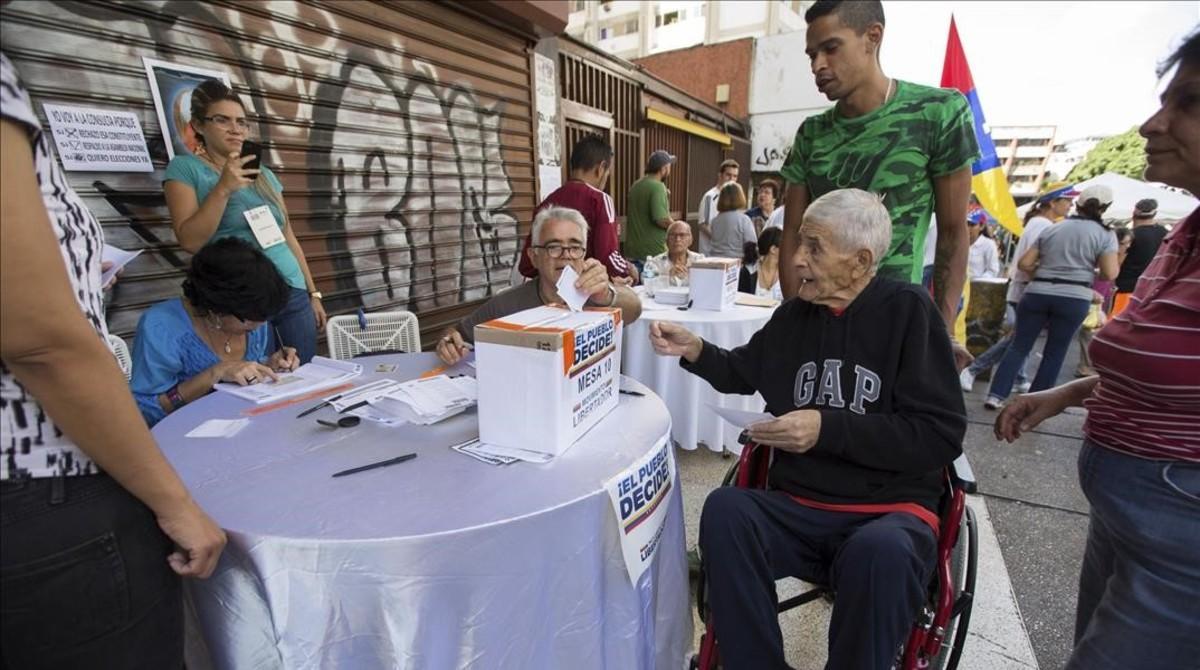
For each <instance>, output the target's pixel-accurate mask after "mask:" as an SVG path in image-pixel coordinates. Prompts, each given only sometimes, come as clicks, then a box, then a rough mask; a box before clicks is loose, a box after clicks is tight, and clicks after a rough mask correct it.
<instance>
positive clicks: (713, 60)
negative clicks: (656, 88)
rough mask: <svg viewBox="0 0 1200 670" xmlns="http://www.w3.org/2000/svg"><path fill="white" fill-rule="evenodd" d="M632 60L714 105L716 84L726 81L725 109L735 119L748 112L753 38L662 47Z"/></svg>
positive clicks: (752, 62)
mask: <svg viewBox="0 0 1200 670" xmlns="http://www.w3.org/2000/svg"><path fill="white" fill-rule="evenodd" d="M633 62H634V63H637V64H638V65H641V66H642V67H644V68H645V69H646V71H648V72H650V73H652V74H654V75H656V76H658V77H661V78H663V79H665V80H667V81H668V82H670V83H671V84H673V85H675V86H678V87H679V88H681V89H683V90H685V91H687V92H688V93H691V94H692V95H694V96H696V97H697V98H700V99H701V100H703V101H705V102H707V103H709V104H713V105H716V104H717V103H716V95H717V85H718V84H729V104H727V105H725V111H726V112H727V113H728V114H729V115H730V116H732V117H735V118H738V119H745V118H746V117H747V116H749V114H750V70H751V68H752V66H753V64H754V40H753V39H752V38H749V37H747V38H745V39H740V40H734V41H732V42H722V43H720V44H710V45H700V46H695V47H690V48H687V49H678V50H676V51H665V52H663V53H659V54H654V55H653V56H647V57H645V58H638V59H636V60H634V61H633Z"/></svg>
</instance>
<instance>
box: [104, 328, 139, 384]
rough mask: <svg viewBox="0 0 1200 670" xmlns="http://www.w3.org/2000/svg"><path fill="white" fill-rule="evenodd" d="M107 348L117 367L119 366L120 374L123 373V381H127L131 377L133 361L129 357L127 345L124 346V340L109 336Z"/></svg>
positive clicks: (116, 336)
mask: <svg viewBox="0 0 1200 670" xmlns="http://www.w3.org/2000/svg"><path fill="white" fill-rule="evenodd" d="M108 348H109V349H111V350H112V353H113V356H115V357H116V358H117V365H119V366H121V372H124V373H125V380H126V381H128V380H129V378H130V377H132V376H133V359H132V358H131V357H130V356H129V345H128V344H125V340H122V339H121V338H120V336H118V335H112V334H109V336H108Z"/></svg>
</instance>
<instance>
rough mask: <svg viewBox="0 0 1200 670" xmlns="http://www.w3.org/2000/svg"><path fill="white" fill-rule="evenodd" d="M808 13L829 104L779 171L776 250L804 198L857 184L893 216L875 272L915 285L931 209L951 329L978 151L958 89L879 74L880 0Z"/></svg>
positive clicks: (789, 276)
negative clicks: (781, 205) (784, 185)
mask: <svg viewBox="0 0 1200 670" xmlns="http://www.w3.org/2000/svg"><path fill="white" fill-rule="evenodd" d="M805 19H806V20H807V21H808V33H807V43H808V47H807V49H806V51H807V53H808V55H809V58H810V59H811V60H812V70H813V74H814V76H815V77H816V83H817V88H818V89H819V90H820V91H821V92H822V93H824V94H825V95H826V97H828V98H829V99H830V100H834V101H836V104H835V105H834V107H833V108H832V109H829V110H827V111H826V112H824V113H822V114H819V115H817V116H813V117H810V118H808V119H805V121H804V123H803V124H801V126H800V129H799V130H797V131H796V139H795V142H794V143H793V145H792V150H791V153H790V154H789V155H788V158H787V161H786V162H785V164H784V167H783V170H782V174H783V177H784V178H785V179H786V180H787V181H788V193H787V208H786V210H785V221H784V227H783V243H782V248H781V249H780V256H781V257H782V258H791V255H792V254H793V253H795V250H796V247H797V245H798V243H799V228H800V223H801V221H802V220H803V216H804V210H805V209H806V208H807V206H808V203H809V202H811V201H813V200H815V199H816V198H819V197H820V196H822V195H824V194H825V193H828V192H829V191H832V190H835V189H840V188H859V189H863V190H866V191H871V192H873V193H876V194H878V195H879V196H880V197H881V198H883V203H884V205H885V206H886V207H887V209H888V213H889V214H890V215H891V217H892V245H891V248H890V249H889V250H888V254H887V255H886V256H885V257H884V258H883V259H882V260H881V263H880V267H879V274H880V276H883V277H889V278H892V279H903V280H907V281H911V282H914V283H920V281H921V271H922V269H923V268H922V262H923V256H924V250H925V241H926V237H927V235H928V234H929V224H930V218H931V215H932V214H934V212H936V214H937V226H938V229H937V243H936V244H937V246H936V253H935V259H934V270H933V294H934V295H933V297H934V302H935V303H936V304H937V306H938V309H939V311H940V312H941V314H942V317H943V319H944V320H945V321H946V326H947V328H948V329H951V330H952V329H953V325H954V319H955V316H956V315H957V311H958V303H959V298H960V297H961V295H962V288H963V283H964V282H965V280H966V266H967V256H968V243H967V228H966V220H967V202H968V199H969V196H970V192H971V163H972V162H973V161H974V160H975V158H976V157H977V155H978V153H979V148H978V144H977V142H976V140H975V128H974V120H973V118H972V116H971V109H970V107H969V106H968V104H967V100H966V98H964V97H963V96H962V94H960V93H959V92H957V91H953V90H949V89H940V88H931V87H927V86H920V85H917V84H911V83H909V82H902V81H896V80H894V79H891V78H889V77H888V76H886V75H885V74H883V71H882V69H881V68H880V65H879V58H878V53H879V48H880V44H881V43H882V40H883V23H884V17H883V8H882V5H881V4H880V3H879V2H870V1H864V2H836V1H830V0H821V1H819V2H817V3H815V4H814V5H813V6H812V8H810V9H809V10H808V12H807V13H806V14H805ZM780 270H781V274H782V277H781V282H782V286H783V291H784V295H785V296H792V295H795V294H796V291H797V290H798V288H799V278H798V277H797V276H796V271H795V268H794V266H792V264H791V263H781V264H780ZM955 357H956V359H958V362H959V367H960V368H961V367H962V366H965V365H966V364H967V363H968V362H970V355H969V354H967V353H966V350H965V349H963V348H962V347H961V346H957V347H956V349H955Z"/></svg>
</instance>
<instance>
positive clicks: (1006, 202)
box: [942, 16, 1023, 235]
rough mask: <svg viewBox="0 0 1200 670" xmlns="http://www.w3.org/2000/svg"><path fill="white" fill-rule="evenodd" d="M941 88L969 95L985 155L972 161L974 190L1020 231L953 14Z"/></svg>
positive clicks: (985, 204) (999, 217)
mask: <svg viewBox="0 0 1200 670" xmlns="http://www.w3.org/2000/svg"><path fill="white" fill-rule="evenodd" d="M942 88H953V89H958V91H960V92H961V93H962V94H963V95H964V96H966V98H967V102H968V103H970V105H971V113H972V114H973V115H974V116H975V138H976V139H977V140H978V141H979V151H980V153H981V154H982V156H980V158H979V160H977V161H975V163H974V164H973V165H971V191H972V192H973V193H975V197H976V198H978V199H979V204H981V205H983V208H984V209H986V210H987V211H988V212H990V213H991V214H992V215H993V216H995V217H996V219H997V220H998V221H1000V225H1002V226H1004V227H1005V228H1007V229H1008V230H1010V231H1012V232H1013V233H1014V234H1016V235H1020V234H1021V231H1022V229H1023V226H1022V225H1021V219H1020V217H1018V216H1017V205H1016V203H1015V202H1013V198H1012V193H1010V192H1009V190H1008V179H1007V178H1006V177H1005V175H1004V168H1003V166H1002V165H1001V164H1000V159H999V158H997V157H996V145H995V144H994V143H993V142H992V134H991V133H990V132H988V130H987V122H986V121H984V117H983V107H981V106H980V104H979V94H978V93H977V92H976V91H975V81H974V80H973V79H971V68H970V66H968V65H967V55H966V54H965V53H964V52H963V48H962V42H961V41H959V39H958V28H957V27H956V26H955V25H954V17H953V16H951V17H950V37H949V38H948V39H947V40H946V62H945V64H944V65H943V66H942Z"/></svg>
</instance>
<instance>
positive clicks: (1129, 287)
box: [1112, 198, 1167, 316]
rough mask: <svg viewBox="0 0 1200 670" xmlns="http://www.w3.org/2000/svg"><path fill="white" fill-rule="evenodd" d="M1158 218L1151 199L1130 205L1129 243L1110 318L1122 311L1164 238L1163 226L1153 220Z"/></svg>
mask: <svg viewBox="0 0 1200 670" xmlns="http://www.w3.org/2000/svg"><path fill="white" fill-rule="evenodd" d="M1157 215H1158V201H1157V200H1155V199H1153V198H1146V199H1144V200H1138V201H1137V204H1136V205H1134V206H1133V241H1132V242H1131V243H1130V244H1129V251H1128V253H1126V254H1125V260H1124V261H1122V262H1121V273H1120V274H1118V275H1117V282H1116V283H1117V296H1116V298H1114V299H1113V306H1112V316H1116V315H1118V314H1120V313H1121V312H1123V311H1125V308H1126V307H1127V306H1128V305H1129V296H1131V295H1133V289H1134V288H1136V287H1137V281H1138V277H1141V276H1142V273H1143V272H1145V271H1146V266H1147V265H1149V264H1150V260H1151V259H1152V258H1154V254H1156V253H1158V247H1159V245H1160V244H1162V241H1163V238H1164V237H1166V236H1167V228H1166V226H1164V225H1162V224H1161V223H1158V222H1157V221H1155V220H1154V217H1155V216H1157Z"/></svg>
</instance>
